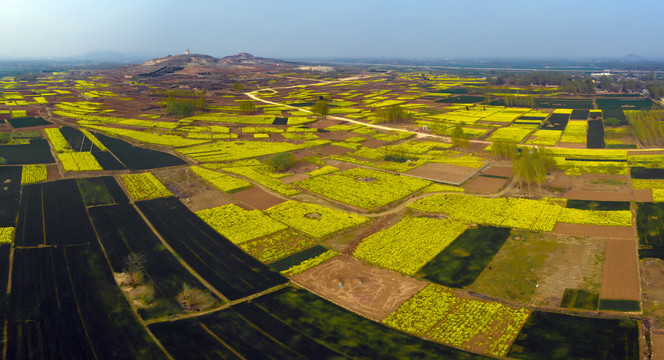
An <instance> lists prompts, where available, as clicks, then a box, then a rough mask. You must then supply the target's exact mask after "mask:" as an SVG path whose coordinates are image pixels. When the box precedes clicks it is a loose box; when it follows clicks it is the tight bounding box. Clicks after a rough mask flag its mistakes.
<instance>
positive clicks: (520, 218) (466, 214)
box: [408, 194, 563, 231]
mask: <svg viewBox="0 0 664 360" xmlns="http://www.w3.org/2000/svg"><path fill="white" fill-rule="evenodd" d="M408 207H409V208H411V209H415V210H418V211H423V212H430V213H444V214H448V215H449V216H450V219H453V220H457V221H461V222H464V223H468V224H470V223H479V224H483V225H492V226H501V227H508V228H518V229H528V230H533V231H551V230H552V229H553V227H554V226H555V224H556V221H557V219H558V217H559V216H560V213H561V211H562V210H563V208H562V207H561V206H560V205H558V204H555V203H551V202H548V201H543V200H529V199H517V198H509V199H503V198H483V197H477V196H468V195H459V194H445V195H434V196H430V197H427V198H424V199H422V200H418V201H416V202H414V203H412V204H410V205H408Z"/></svg>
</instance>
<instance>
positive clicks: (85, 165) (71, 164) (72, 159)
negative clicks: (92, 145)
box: [58, 152, 104, 171]
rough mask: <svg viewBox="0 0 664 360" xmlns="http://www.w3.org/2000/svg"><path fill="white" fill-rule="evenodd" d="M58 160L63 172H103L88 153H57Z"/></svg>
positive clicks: (95, 159)
mask: <svg viewBox="0 0 664 360" xmlns="http://www.w3.org/2000/svg"><path fill="white" fill-rule="evenodd" d="M58 159H60V162H61V163H62V167H63V168H64V170H65V171H97V170H104V169H103V168H102V167H101V165H99V162H98V161H97V158H95V156H94V155H92V153H89V152H71V153H59V154H58Z"/></svg>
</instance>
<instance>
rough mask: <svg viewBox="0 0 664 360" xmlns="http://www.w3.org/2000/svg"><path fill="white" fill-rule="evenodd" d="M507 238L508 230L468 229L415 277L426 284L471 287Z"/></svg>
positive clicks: (485, 227)
mask: <svg viewBox="0 0 664 360" xmlns="http://www.w3.org/2000/svg"><path fill="white" fill-rule="evenodd" d="M509 236H510V229H507V228H496V227H493V226H480V227H479V228H477V229H467V230H466V231H464V232H463V233H462V234H461V235H460V236H459V237H458V238H457V239H456V240H454V242H452V244H450V245H449V246H448V247H447V248H445V250H443V251H442V252H441V253H440V254H438V255H437V256H436V257H435V258H434V259H433V260H431V261H430V262H428V263H427V264H426V265H425V266H424V267H423V268H421V269H420V270H419V271H418V272H417V274H418V275H423V277H424V278H425V279H427V280H429V281H432V282H435V283H438V284H441V285H445V286H450V287H459V288H461V287H464V286H467V285H470V284H472V283H473V282H474V281H475V279H476V278H477V277H478V276H479V275H480V273H481V272H482V271H483V270H484V268H485V267H486V266H487V265H488V264H489V262H491V259H493V256H494V255H496V253H497V252H498V250H500V248H501V247H502V246H503V244H504V243H505V241H506V240H507V238H508V237H509Z"/></svg>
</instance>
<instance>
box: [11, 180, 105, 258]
mask: <svg viewBox="0 0 664 360" xmlns="http://www.w3.org/2000/svg"><path fill="white" fill-rule="evenodd" d="M96 241H97V239H96V236H95V234H94V231H93V230H92V226H91V225H90V220H89V218H88V214H87V212H86V210H85V204H84V203H83V198H82V197H81V194H80V192H79V190H78V186H77V185H76V180H74V179H68V180H61V181H55V182H48V183H44V184H32V185H27V186H25V187H24V188H23V195H22V198H21V204H20V208H19V217H18V222H17V225H16V238H15V243H16V245H17V246H36V245H39V244H46V245H66V244H84V243H88V242H96Z"/></svg>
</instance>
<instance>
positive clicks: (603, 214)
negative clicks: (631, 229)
mask: <svg viewBox="0 0 664 360" xmlns="http://www.w3.org/2000/svg"><path fill="white" fill-rule="evenodd" d="M558 221H560V222H564V223H572V224H587V225H608V226H632V212H631V211H629V210H614V211H603V210H579V209H571V208H563V210H562V212H561V213H560V217H559V218H558Z"/></svg>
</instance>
